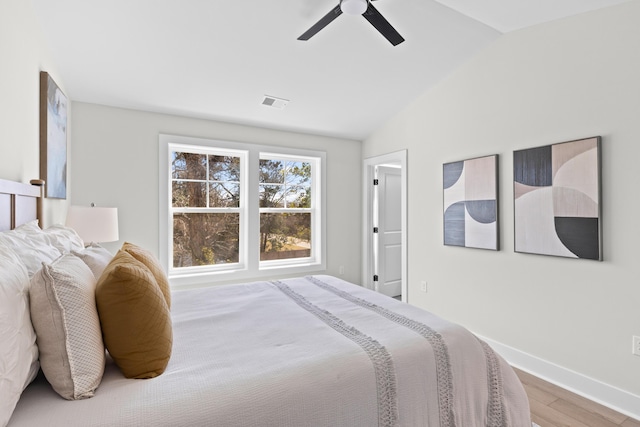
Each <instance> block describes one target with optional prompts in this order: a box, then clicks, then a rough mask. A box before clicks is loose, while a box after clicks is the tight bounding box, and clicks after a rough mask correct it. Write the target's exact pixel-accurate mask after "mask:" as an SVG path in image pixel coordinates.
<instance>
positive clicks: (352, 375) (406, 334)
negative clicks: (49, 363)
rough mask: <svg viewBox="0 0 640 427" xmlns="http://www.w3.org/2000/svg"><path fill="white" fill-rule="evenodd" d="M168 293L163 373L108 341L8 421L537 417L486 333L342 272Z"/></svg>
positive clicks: (510, 421)
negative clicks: (79, 375)
mask: <svg viewBox="0 0 640 427" xmlns="http://www.w3.org/2000/svg"><path fill="white" fill-rule="evenodd" d="M1 188H2V186H1V183H0V189H1ZM2 215H4V216H7V215H9V216H11V214H6V213H2ZM27 217H29V216H27ZM29 220H30V218H29V219H25V220H24V221H29ZM11 221H12V220H11ZM11 221H9V222H11ZM19 222H21V221H17V222H15V221H14V222H13V227H16V226H18V225H19V224H18V223H19ZM16 224H18V225H16ZM119 253H120V252H119ZM64 256H65V255H63V257H64ZM116 256H118V255H116ZM43 268H44V266H43ZM105 271H108V268H107V270H105ZM102 274H103V275H104V274H106V273H102ZM100 280H101V279H100ZM100 280H98V283H100ZM1 285H2V284H1V283H0V286H1ZM97 286H100V285H99V284H98V285H97ZM158 295H160V296H159V297H158V298H159V299H161V295H162V294H161V293H158ZM170 298H171V302H170V316H171V332H172V348H171V355H170V358H169V359H168V362H167V364H166V369H164V370H163V371H162V372H161V373H160V374H159V375H157V376H155V377H153V378H150V379H128V378H125V376H124V375H123V372H122V370H121V369H120V368H119V366H118V364H116V362H115V361H114V360H113V359H112V358H111V357H110V356H108V355H107V356H106V357H105V362H104V372H103V373H102V374H101V378H100V382H99V385H98V386H97V388H96V389H95V393H94V394H92V396H88V398H81V399H78V400H72V401H69V400H65V399H63V398H62V397H60V395H58V394H57V393H56V392H55V391H54V390H53V389H52V386H51V385H50V384H49V381H47V378H45V377H44V376H43V375H42V373H40V374H39V375H38V376H37V377H36V378H35V380H33V381H32V382H31V383H30V384H29V385H28V386H26V388H25V389H24V391H23V392H22V393H21V395H20V397H19V400H18V402H17V404H16V405H15V410H13V414H12V416H11V418H10V420H9V422H8V426H9V427H19V426H38V425H49V426H279V427H287V426H291V427H294V426H295V427H301V426H313V427H316V426H350V427H354V426H355V427H357V426H363V427H369V426H461V427H473V426H526V427H529V426H531V421H530V418H529V405H528V400H527V397H526V395H525V392H524V390H523V387H522V385H521V384H520V382H519V380H518V379H517V377H516V375H515V373H514V372H513V370H512V369H511V367H510V366H509V365H508V364H507V363H506V362H505V361H504V360H503V359H502V358H501V357H500V356H499V355H497V354H496V353H495V352H494V351H493V350H492V349H491V348H490V347H489V346H488V345H487V344H486V343H484V342H483V341H481V340H480V339H478V338H477V337H475V336H474V335H473V334H471V333H470V332H469V331H467V330H466V329H464V328H463V327H461V326H459V325H457V324H454V323H451V322H448V321H446V320H444V319H441V318H439V317H437V316H435V315H433V314H431V313H429V312H426V311H424V310H421V309H418V308H416V307H413V306H410V305H408V304H405V303H402V302H400V301H396V300H394V299H392V298H388V297H386V296H384V295H381V294H378V293H375V292H372V291H370V290H368V289H365V288H363V287H361V286H357V285H355V284H351V283H348V282H345V281H343V280H341V279H339V278H336V277H331V276H326V275H316V276H307V277H298V278H291V279H285V280H270V281H259V282H252V283H243V284H237V285H226V286H216V287H208V288H201V289H191V290H180V291H173V292H171V295H170ZM32 316H33V314H32ZM105 339H106V338H105ZM105 342H106V341H105ZM102 352H103V353H104V350H102Z"/></svg>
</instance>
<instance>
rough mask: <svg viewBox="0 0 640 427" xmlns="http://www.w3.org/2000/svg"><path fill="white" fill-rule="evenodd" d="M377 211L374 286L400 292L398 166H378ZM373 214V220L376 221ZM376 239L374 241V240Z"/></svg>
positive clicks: (390, 293)
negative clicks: (375, 280)
mask: <svg viewBox="0 0 640 427" xmlns="http://www.w3.org/2000/svg"><path fill="white" fill-rule="evenodd" d="M376 169H377V170H376V175H377V179H378V185H377V186H376V189H377V202H378V203H374V209H375V206H376V205H377V212H374V215H373V217H374V224H375V225H374V226H375V227H377V229H378V230H377V231H378V232H377V233H375V234H374V247H375V249H374V257H375V258H377V259H375V260H374V266H375V267H374V268H376V269H377V273H376V275H377V276H378V281H377V286H376V290H377V291H378V292H380V293H383V294H385V295H388V296H390V297H397V296H400V295H402V199H401V194H402V191H401V186H402V181H401V177H400V173H401V169H400V168H396V167H388V166H378V167H377V168H376ZM376 217H377V221H376ZM376 240H377V242H376Z"/></svg>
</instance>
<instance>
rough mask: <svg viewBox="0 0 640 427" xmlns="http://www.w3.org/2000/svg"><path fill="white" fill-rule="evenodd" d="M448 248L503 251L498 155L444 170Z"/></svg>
mask: <svg viewBox="0 0 640 427" xmlns="http://www.w3.org/2000/svg"><path fill="white" fill-rule="evenodd" d="M442 183H443V185H442V188H443V198H444V212H443V215H444V244H445V245H448V246H463V247H466V248H480V249H491V250H494V251H497V250H498V249H499V244H498V243H499V239H498V237H499V236H498V155H492V156H485V157H478V158H475V159H469V160H461V161H457V162H451V163H445V164H444V165H443V167H442Z"/></svg>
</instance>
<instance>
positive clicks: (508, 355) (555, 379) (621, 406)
mask: <svg viewBox="0 0 640 427" xmlns="http://www.w3.org/2000/svg"><path fill="white" fill-rule="evenodd" d="M479 337H480V338H481V339H483V340H484V341H486V342H487V343H488V344H489V345H490V346H491V347H492V348H493V349H494V350H495V351H496V352H498V354H500V355H501V356H502V357H503V358H504V359H505V360H506V361H507V362H509V363H510V364H511V365H513V366H515V367H516V368H519V369H522V370H523V371H525V372H528V373H530V374H533V375H535V376H536V377H538V378H542V379H543V380H545V381H548V382H550V383H552V384H555V385H557V386H559V387H562V388H564V389H566V390H569V391H571V392H573V393H575V394H578V395H580V396H583V397H586V398H587V399H589V400H592V401H594V402H597V403H599V404H601V405H604V406H606V407H608V408H611V409H613V410H615V411H618V412H620V413H621V414H624V415H626V416H628V417H631V418H635V419H636V420H640V396H636V395H635V394H632V393H629V392H627V391H624V390H620V389H619V388H616V387H613V386H610V385H608V384H605V383H603V382H601V381H598V380H594V379H593V378H589V377H587V376H585V375H582V374H579V373H577V372H574V371H571V370H569V369H566V368H563V367H561V366H558V365H555V364H553V363H551V362H547V361H546V360H542V359H540V358H538V357H536V356H532V355H530V354H528V353H525V352H523V351H520V350H518V349H515V348H513V347H509V346H507V345H504V344H502V343H499V342H497V341H493V340H491V339H488V338H486V337H482V336H479Z"/></svg>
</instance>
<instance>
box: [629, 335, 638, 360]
mask: <svg viewBox="0 0 640 427" xmlns="http://www.w3.org/2000/svg"><path fill="white" fill-rule="evenodd" d="M631 353H633V354H635V355H636V356H640V337H636V336H635V335H634V336H633V348H632V349H631Z"/></svg>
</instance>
